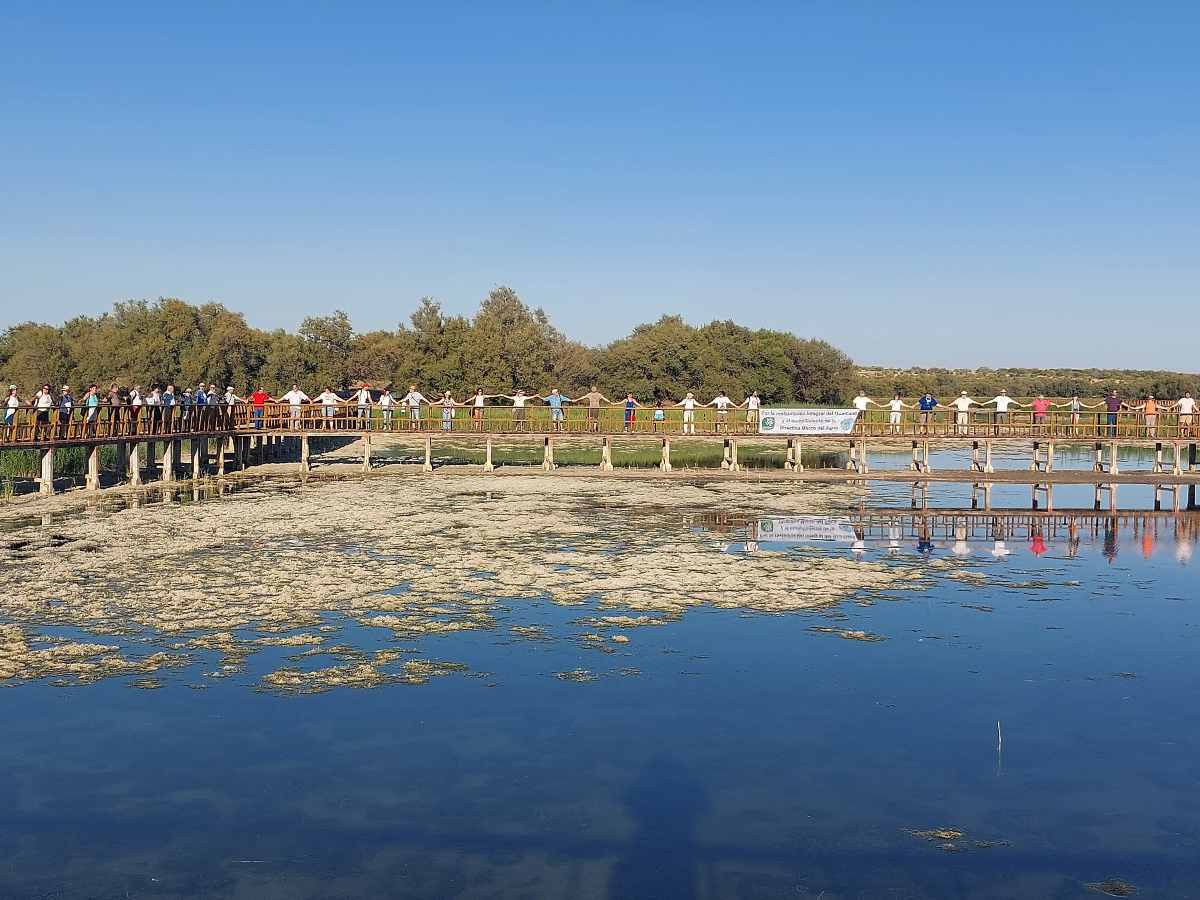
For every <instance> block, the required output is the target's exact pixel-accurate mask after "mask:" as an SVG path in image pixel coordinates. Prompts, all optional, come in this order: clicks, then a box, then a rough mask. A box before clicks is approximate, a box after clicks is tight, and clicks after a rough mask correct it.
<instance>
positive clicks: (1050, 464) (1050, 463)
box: [1046, 441, 1054, 490]
mask: <svg viewBox="0 0 1200 900" xmlns="http://www.w3.org/2000/svg"><path fill="white" fill-rule="evenodd" d="M1046 471H1047V472H1053V471H1054V441H1050V442H1049V443H1048V444H1047V445H1046ZM1050 487H1051V490H1053V487H1054V486H1053V485H1051V486H1050Z"/></svg>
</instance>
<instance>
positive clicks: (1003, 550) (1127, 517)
mask: <svg viewBox="0 0 1200 900" xmlns="http://www.w3.org/2000/svg"><path fill="white" fill-rule="evenodd" d="M692 523H693V525H703V526H704V527H706V528H708V529H709V530H711V531H712V532H714V533H716V534H718V535H721V536H723V537H734V536H737V535H744V540H742V541H728V542H727V543H726V546H727V547H728V548H729V549H730V550H735V551H740V552H745V553H756V552H759V551H779V550H785V549H788V548H794V547H814V548H817V547H827V548H844V549H846V550H848V551H849V553H850V555H851V556H852V557H854V558H861V557H863V556H864V555H865V554H868V553H870V552H872V551H886V552H888V553H891V554H898V553H900V552H902V551H903V550H905V549H908V550H912V551H915V552H917V553H918V554H921V555H923V556H931V555H933V554H936V553H940V552H943V551H945V552H948V553H949V554H950V555H952V556H954V557H957V558H960V559H967V558H970V557H972V556H978V555H980V554H985V555H989V556H992V557H994V558H997V559H1003V558H1005V557H1008V556H1011V555H1012V553H1013V547H1017V548H1021V549H1023V550H1027V551H1028V552H1029V553H1030V554H1031V555H1033V556H1034V557H1043V556H1065V557H1067V558H1074V557H1076V556H1078V555H1079V553H1080V551H1081V550H1083V549H1085V548H1093V547H1098V548H1100V549H1101V552H1102V553H1103V555H1104V556H1105V558H1107V559H1108V560H1109V562H1110V563H1111V562H1113V561H1115V560H1116V558H1117V555H1118V554H1119V553H1120V551H1121V548H1122V546H1125V547H1126V548H1135V549H1136V551H1137V553H1138V554H1139V555H1140V557H1141V558H1142V559H1144V560H1150V559H1151V558H1152V557H1154V556H1155V555H1156V554H1158V553H1159V552H1160V550H1163V549H1164V548H1165V550H1166V552H1168V553H1170V554H1172V555H1173V556H1174V558H1175V560H1176V562H1178V563H1179V564H1180V565H1188V564H1189V563H1190V562H1191V559H1192V555H1193V553H1194V550H1195V548H1196V544H1197V542H1198V541H1200V514H1197V513H1182V512H1181V513H1155V512H1152V511H1129V512H1118V513H1102V514H1099V515H1097V514H1095V513H1090V512H1086V511H1072V512H1060V513H1039V512H1036V511H1031V512H1025V511H1021V512H1013V511H1009V512H1001V511H998V510H993V511H991V512H988V513H977V512H973V511H972V512H967V511H944V512H940V511H933V510H929V511H923V512H916V513H912V512H906V511H903V510H900V511H889V510H879V509H875V510H864V511H862V512H860V513H858V514H856V515H847V516H765V517H738V516H733V515H729V514H720V513H714V514H712V515H711V516H700V517H693V519H692ZM1010 545H1011V546H1010Z"/></svg>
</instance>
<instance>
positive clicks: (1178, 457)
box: [1171, 441, 1183, 475]
mask: <svg viewBox="0 0 1200 900" xmlns="http://www.w3.org/2000/svg"><path fill="white" fill-rule="evenodd" d="M1171 474H1172V475H1182V474H1183V444H1181V443H1179V441H1176V442H1175V465H1174V466H1173V467H1172V468H1171Z"/></svg>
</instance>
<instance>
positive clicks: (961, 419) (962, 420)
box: [954, 412, 968, 425]
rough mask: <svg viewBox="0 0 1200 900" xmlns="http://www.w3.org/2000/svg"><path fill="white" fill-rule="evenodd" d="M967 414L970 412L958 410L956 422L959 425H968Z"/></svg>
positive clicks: (955, 415) (955, 417)
mask: <svg viewBox="0 0 1200 900" xmlns="http://www.w3.org/2000/svg"><path fill="white" fill-rule="evenodd" d="M967 415H968V414H967V413H965V412H956V413H955V414H954V421H955V423H956V424H958V425H966V424H967Z"/></svg>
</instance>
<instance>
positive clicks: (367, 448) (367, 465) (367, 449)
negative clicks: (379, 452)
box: [362, 432, 371, 472]
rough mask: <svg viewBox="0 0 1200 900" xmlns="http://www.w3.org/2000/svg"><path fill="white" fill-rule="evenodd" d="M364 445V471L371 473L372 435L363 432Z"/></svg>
mask: <svg viewBox="0 0 1200 900" xmlns="http://www.w3.org/2000/svg"><path fill="white" fill-rule="evenodd" d="M362 445H363V463H362V469H363V471H364V472H370V471H371V435H370V433H369V432H363V436H362Z"/></svg>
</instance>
